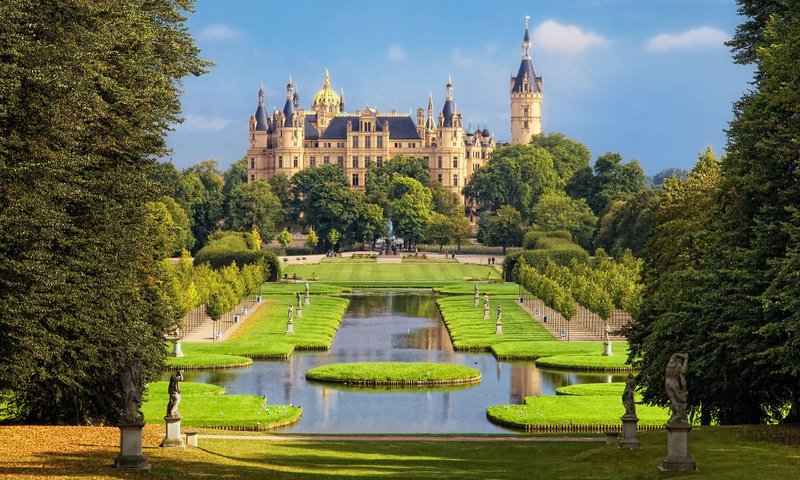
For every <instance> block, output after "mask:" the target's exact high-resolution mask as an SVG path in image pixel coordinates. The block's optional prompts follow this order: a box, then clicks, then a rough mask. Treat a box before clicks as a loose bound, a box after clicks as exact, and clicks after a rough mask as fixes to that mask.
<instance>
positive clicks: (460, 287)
mask: <svg viewBox="0 0 800 480" xmlns="http://www.w3.org/2000/svg"><path fill="white" fill-rule="evenodd" d="M433 291H434V292H437V293H444V294H448V295H474V293H475V282H460V283H453V284H450V285H445V286H443V287H436V288H434V289H433ZM478 291H479V292H480V296H481V312H483V294H484V293H488V294H489V301H491V300H492V295H514V296H516V295H517V294H519V285H517V284H516V283H513V282H496V283H495V282H479V283H478ZM470 298H472V297H470Z"/></svg>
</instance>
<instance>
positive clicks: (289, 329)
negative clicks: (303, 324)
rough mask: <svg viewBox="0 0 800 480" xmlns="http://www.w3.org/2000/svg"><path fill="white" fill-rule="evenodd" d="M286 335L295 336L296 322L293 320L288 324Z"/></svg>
mask: <svg viewBox="0 0 800 480" xmlns="http://www.w3.org/2000/svg"><path fill="white" fill-rule="evenodd" d="M286 335H294V322H293V321H291V320H289V321H288V322H286Z"/></svg>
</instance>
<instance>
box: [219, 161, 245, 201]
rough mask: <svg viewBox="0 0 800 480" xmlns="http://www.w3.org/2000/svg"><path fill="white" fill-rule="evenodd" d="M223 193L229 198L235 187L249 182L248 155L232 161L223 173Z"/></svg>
mask: <svg viewBox="0 0 800 480" xmlns="http://www.w3.org/2000/svg"><path fill="white" fill-rule="evenodd" d="M222 181H223V184H222V194H223V195H224V196H225V198H226V199H227V198H228V197H229V196H230V194H231V192H232V191H233V189H234V188H236V187H238V186H239V185H242V184H246V183H247V157H246V156H244V157H242V158H240V159H239V160H236V161H235V162H233V163H231V164H230V166H229V167H228V169H227V170H225V173H224V174H223V175H222Z"/></svg>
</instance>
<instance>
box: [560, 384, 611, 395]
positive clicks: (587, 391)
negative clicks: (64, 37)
mask: <svg viewBox="0 0 800 480" xmlns="http://www.w3.org/2000/svg"><path fill="white" fill-rule="evenodd" d="M623 391H625V383H624V382H611V383H581V384H578V385H568V386H566V387H558V388H556V394H557V395H575V396H579V397H582V396H587V395H588V396H611V397H618V398H620V397H622V392H623Z"/></svg>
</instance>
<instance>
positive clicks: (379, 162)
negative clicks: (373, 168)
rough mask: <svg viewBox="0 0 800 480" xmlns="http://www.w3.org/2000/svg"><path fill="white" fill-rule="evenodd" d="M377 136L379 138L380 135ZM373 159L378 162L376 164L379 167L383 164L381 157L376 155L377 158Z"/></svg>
mask: <svg viewBox="0 0 800 480" xmlns="http://www.w3.org/2000/svg"><path fill="white" fill-rule="evenodd" d="M378 138H380V137H378ZM375 161H376V162H378V166H379V167H382V166H383V157H378V158H376V159H375Z"/></svg>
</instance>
